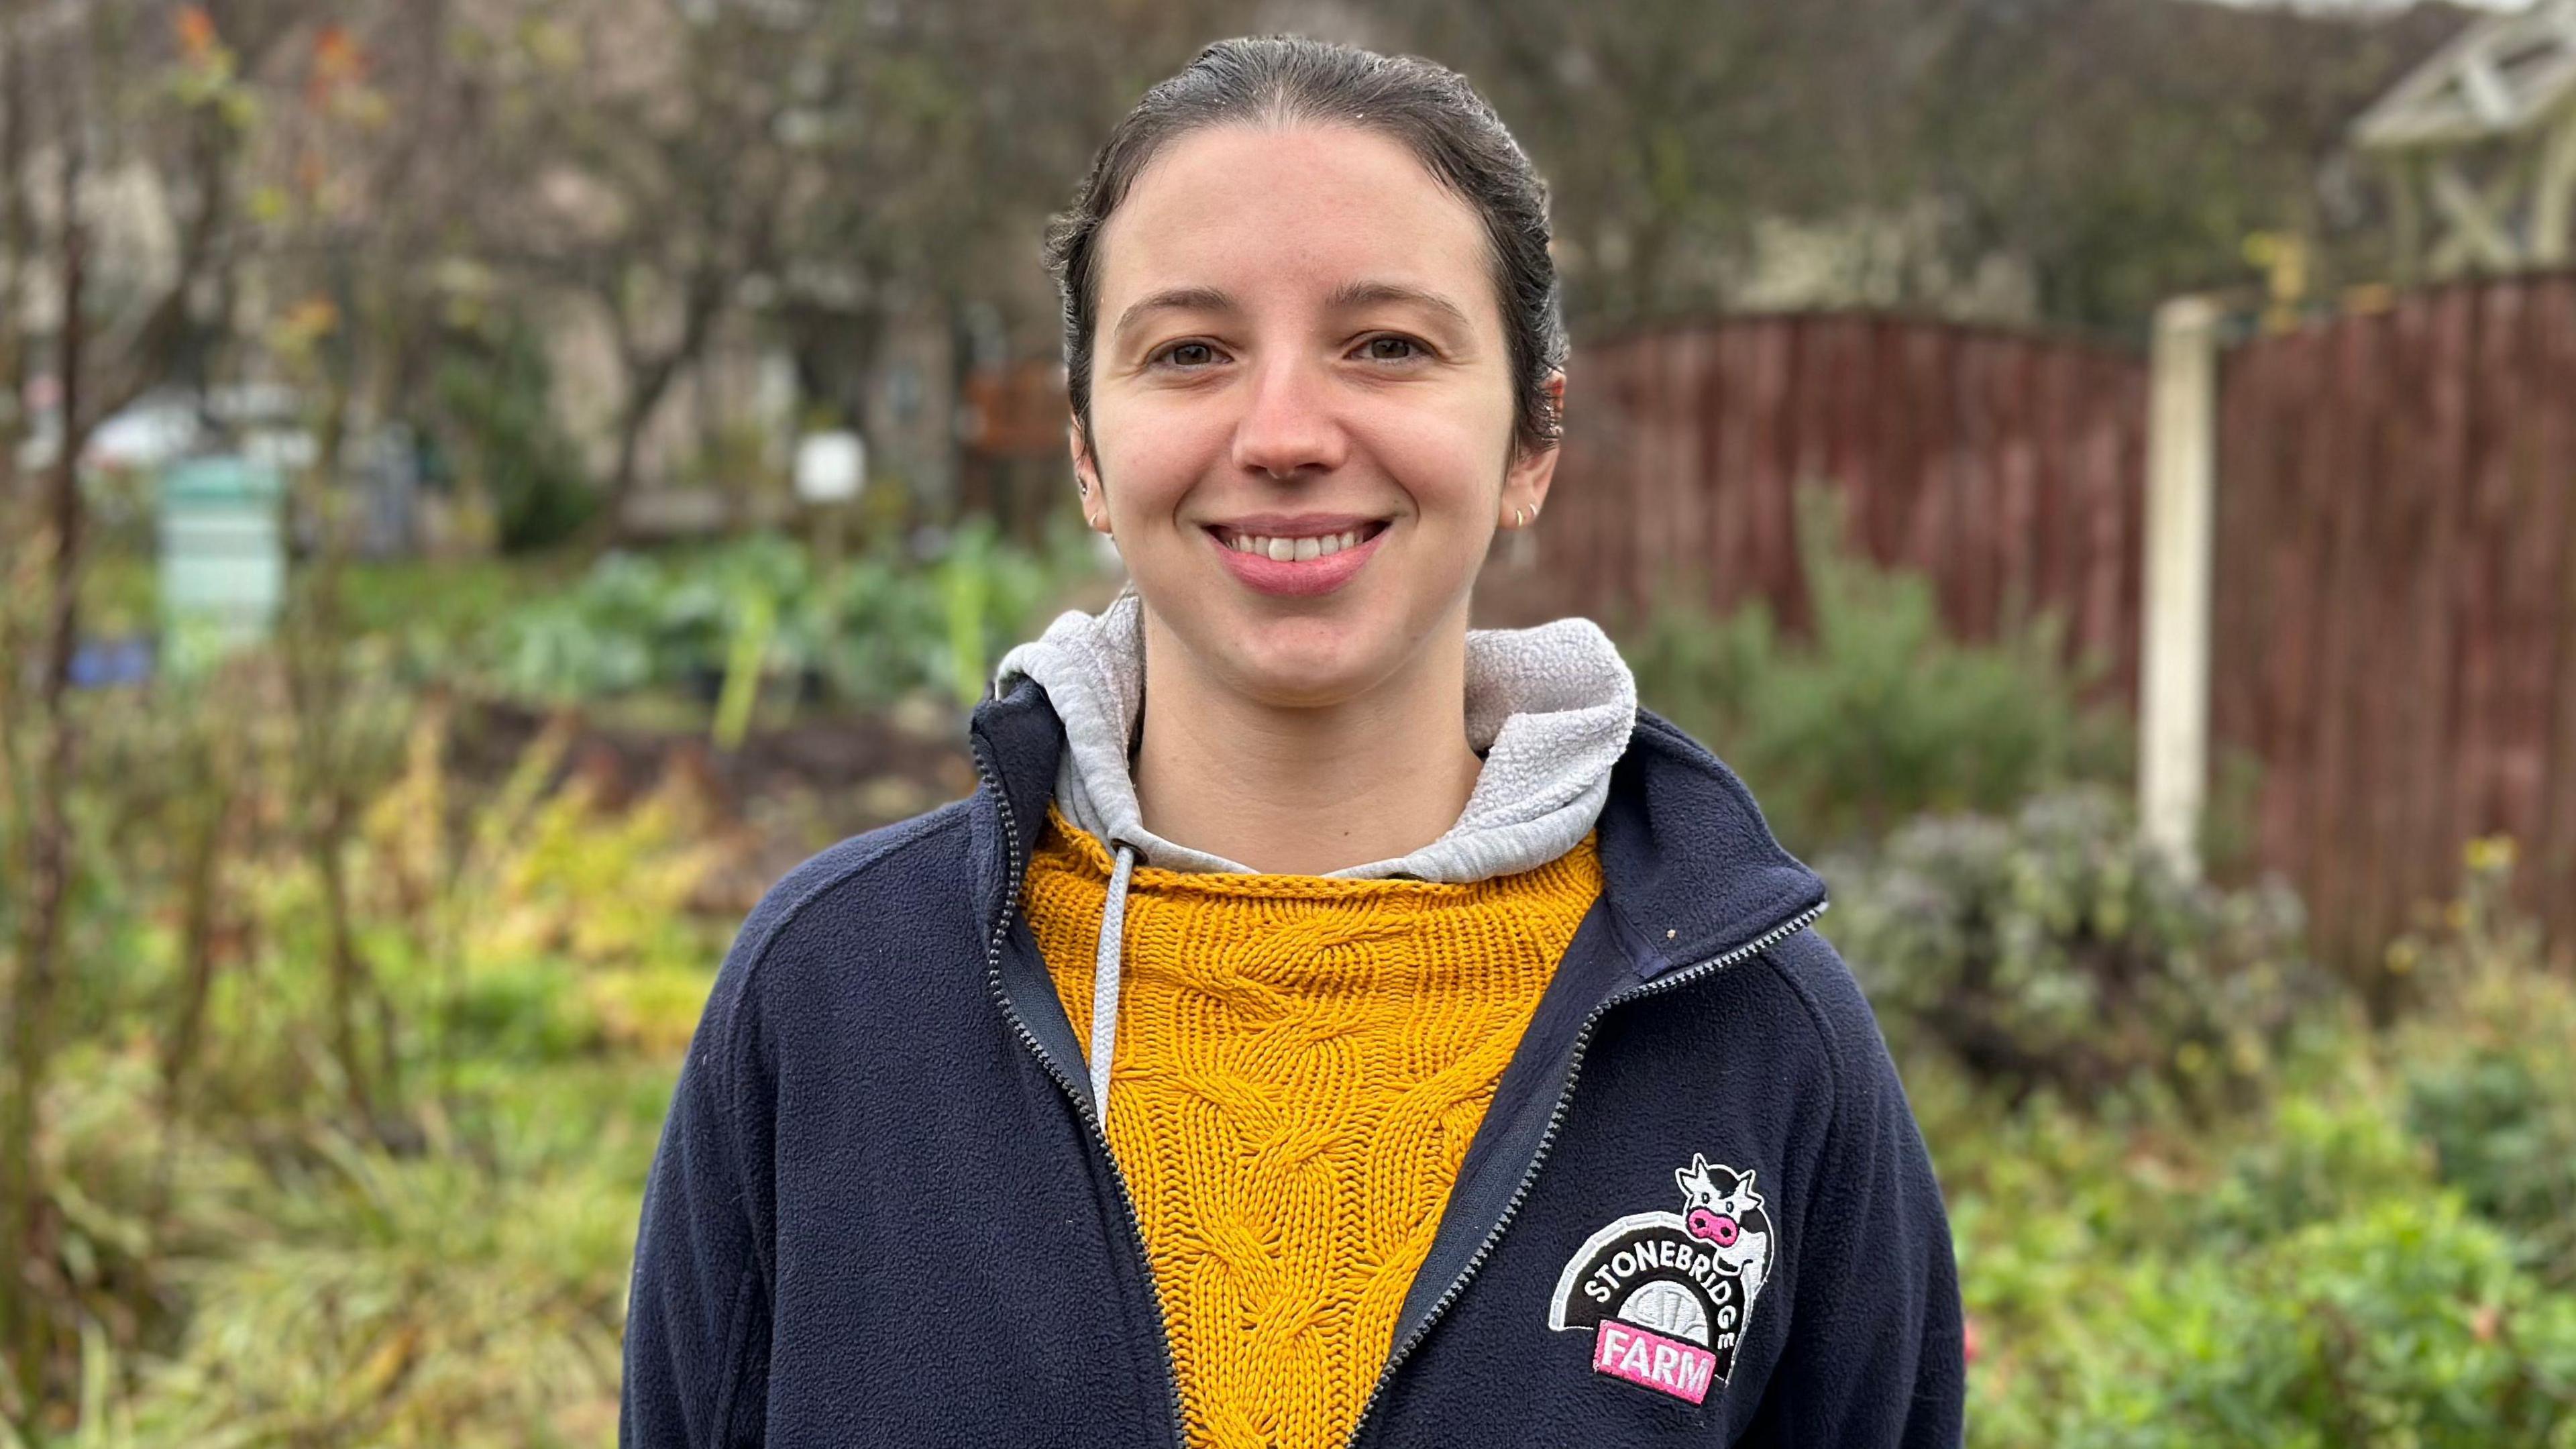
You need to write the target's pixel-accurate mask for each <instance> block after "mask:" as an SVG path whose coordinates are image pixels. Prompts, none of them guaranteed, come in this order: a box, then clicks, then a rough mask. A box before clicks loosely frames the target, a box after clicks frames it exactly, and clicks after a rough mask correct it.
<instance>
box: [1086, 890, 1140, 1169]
mask: <svg viewBox="0 0 2576 1449" xmlns="http://www.w3.org/2000/svg"><path fill="white" fill-rule="evenodd" d="M1135 868H1136V847H1134V846H1132V845H1124V844H1122V845H1120V846H1119V847H1118V864H1117V866H1116V867H1115V868H1113V869H1112V870H1111V871H1110V872H1109V899H1108V900H1107V901H1106V902H1104V903H1103V904H1102V906H1101V908H1100V954H1099V956H1098V957H1097V958H1096V960H1097V968H1096V969H1095V970H1094V972H1093V974H1092V978H1091V1102H1092V1106H1093V1108H1094V1109H1095V1110H1096V1111H1097V1112H1098V1113H1099V1114H1100V1130H1101V1131H1103V1132H1106V1131H1108V1130H1109V1059H1110V1057H1111V1056H1112V1055H1114V1054H1115V1053H1116V1051H1117V1047H1118V985H1119V982H1118V955H1119V951H1120V949H1121V947H1122V945H1123V944H1124V942H1125V939H1126V935H1127V878H1128V876H1129V875H1130V874H1131V873H1132V872H1133V871H1134V870H1135Z"/></svg>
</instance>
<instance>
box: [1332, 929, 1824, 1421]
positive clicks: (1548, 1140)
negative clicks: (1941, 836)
mask: <svg viewBox="0 0 2576 1449" xmlns="http://www.w3.org/2000/svg"><path fill="white" fill-rule="evenodd" d="M1825 905H1826V902H1823V901H1818V902H1817V903H1816V904H1815V905H1813V906H1810V907H1808V908H1807V909H1806V910H1803V911H1800V912H1799V913H1798V914H1797V915H1795V916H1792V917H1790V918H1789V919H1788V920H1787V921H1784V922H1782V923H1781V924H1780V925H1778V926H1776V927H1774V928H1772V929H1771V930H1769V931H1766V932H1764V933H1763V934H1762V935H1761V936H1759V937H1757V938H1756V939H1754V940H1753V941H1751V942H1748V943H1747V944H1745V945H1742V946H1738V947H1736V948H1735V949H1734V950H1732V951H1729V952H1727V953H1726V954H1725V955H1723V956H1713V957H1711V958H1709V959H1708V960H1706V961H1702V962H1699V963H1697V964H1695V965H1691V966H1685V967H1682V968H1681V969H1680V970H1677V971H1667V972H1665V973H1664V974H1663V975H1661V976H1658V977H1656V978H1654V979H1653V980H1651V981H1647V982H1644V983H1642V984H1640V985H1637V986H1632V987H1629V988H1628V989H1627V990H1625V991H1621V992H1618V993H1616V994H1614V995H1612V996H1610V997H1608V998H1606V999H1604V1000H1603V1001H1602V1002H1601V1003H1600V1004H1599V1005H1597V1006H1595V1007H1593V1008H1592V1013H1591V1014H1590V1015H1589V1016H1586V1017H1585V1018H1584V1019H1583V1025H1582V1026H1581V1027H1580V1028H1579V1029H1578V1030H1576V1032H1575V1034H1574V1045H1573V1047H1572V1048H1571V1050H1570V1052H1569V1054H1568V1056H1567V1059H1566V1068H1565V1080H1564V1082H1563V1083H1562V1084H1560V1085H1559V1086H1558V1087H1557V1089H1556V1105H1555V1106H1553V1107H1552V1108H1550V1109H1549V1111H1548V1114H1547V1127H1546V1129H1545V1130H1544V1131H1542V1132H1540V1133H1539V1139H1538V1147H1537V1149H1536V1150H1535V1151H1533V1152H1532V1153H1531V1154H1530V1160H1529V1165H1528V1166H1527V1167H1525V1168H1523V1169H1521V1178H1520V1181H1519V1182H1518V1183H1517V1184H1515V1185H1514V1186H1513V1188H1512V1193H1511V1196H1510V1197H1508V1198H1506V1199H1504V1201H1503V1211H1502V1215H1501V1216H1500V1217H1497V1218H1496V1219H1495V1220H1494V1225H1493V1227H1491V1228H1489V1229H1487V1230H1486V1233H1485V1238H1484V1241H1483V1242H1480V1243H1478V1244H1477V1245H1476V1251H1475V1253H1474V1255H1473V1256H1471V1257H1469V1258H1468V1259H1467V1262H1466V1265H1465V1266H1464V1267H1462V1268H1460V1269H1459V1270H1458V1276H1457V1277H1455V1278H1452V1279H1450V1280H1449V1286H1448V1287H1447V1288H1445V1289H1442V1290H1441V1293H1440V1297H1439V1298H1438V1299H1437V1300H1435V1301H1434V1302H1433V1303H1432V1305H1431V1309H1430V1311H1429V1312H1427V1313H1425V1314H1423V1315H1422V1321H1421V1322H1420V1323H1418V1324H1416V1325H1414V1328H1413V1332H1411V1333H1409V1334H1407V1335H1405V1339H1404V1342H1403V1343H1402V1344H1400V1345H1398V1346H1397V1347H1396V1350H1395V1352H1394V1353H1392V1354H1390V1355H1388V1356H1387V1361H1386V1367H1385V1368H1383V1369H1381V1370H1379V1371H1378V1376H1377V1383H1376V1385H1375V1386H1374V1387H1372V1388H1371V1389H1370V1390H1369V1396H1368V1399H1367V1401H1366V1402H1364V1403H1362V1404H1361V1405H1360V1416H1359V1419H1358V1420H1357V1421H1356V1422H1355V1423H1353V1424H1352V1425H1351V1437H1350V1438H1349V1439H1347V1440H1345V1441H1343V1442H1344V1445H1345V1449H1356V1446H1357V1445H1358V1444H1359V1442H1360V1436H1361V1435H1363V1434H1365V1433H1366V1432H1368V1425H1369V1419H1370V1417H1371V1416H1372V1415H1374V1414H1375V1413H1376V1412H1377V1406H1378V1401H1379V1400H1381V1399H1383V1398H1385V1397H1386V1386H1387V1385H1388V1384H1389V1383H1390V1382H1392V1381H1393V1380H1394V1378H1395V1374H1396V1371H1397V1370H1398V1369H1401V1368H1403V1367H1404V1362H1405V1360H1406V1359H1408V1358H1411V1357H1412V1356H1413V1351H1414V1350H1415V1349H1416V1348H1419V1347H1420V1346H1421V1344H1422V1340H1423V1338H1424V1336H1425V1335H1427V1334H1429V1333H1430V1332H1431V1329H1432V1325H1434V1324H1436V1323H1438V1322H1439V1321H1440V1316H1441V1315H1442V1314H1444V1313H1446V1312H1448V1311H1449V1305H1450V1304H1452V1303H1454V1302H1456V1301H1457V1299H1458V1295H1459V1294H1461V1293H1463V1292H1465V1291H1467V1284H1468V1282H1469V1281H1470V1280H1472V1279H1473V1278H1474V1277H1475V1276H1476V1271H1477V1270H1478V1269H1480V1268H1482V1267H1484V1266H1485V1260H1486V1259H1487V1258H1489V1257H1491V1256H1493V1252H1494V1245H1495V1244H1496V1243H1498V1242H1500V1241H1502V1236H1503V1230H1504V1229H1506V1228H1508V1227H1510V1226H1511V1225H1512V1219H1513V1218H1514V1217H1516V1216H1518V1215H1519V1213H1520V1210H1521V1201H1522V1199H1524V1198H1526V1197H1528V1196H1529V1190H1530V1184H1531V1183H1533V1182H1535V1181H1537V1180H1538V1170H1539V1168H1540V1167H1542V1166H1544V1165H1545V1164H1546V1162H1547V1154H1548V1150H1549V1149H1550V1148H1552V1147H1554V1146H1555V1145H1556V1133H1557V1129H1558V1128H1559V1127H1561V1126H1563V1125H1564V1123H1565V1109H1566V1107H1567V1106H1568V1105H1569V1104H1571V1103H1572V1102H1573V1100H1574V1084H1575V1083H1576V1082H1577V1081H1578V1080H1580V1079H1581V1078H1582V1076H1583V1053H1584V1049H1585V1048H1586V1047H1588V1046H1590V1045H1591V1043H1592V1030H1593V1028H1594V1027H1596V1026H1599V1025H1600V1024H1601V1018H1602V1017H1604V1016H1607V1015H1609V1013H1610V1009H1611V1008H1612V1007H1616V1006H1624V1005H1626V1004H1627V1003H1629V1002H1631V1001H1635V1000H1638V999H1639V998H1641V997H1647V996H1653V995H1655V994H1657V993H1659V992H1664V991H1670V990H1672V989H1674V988H1675V987H1678V986H1684V985H1687V984H1689V983H1690V982H1693V981H1697V980H1699V979H1700V978H1701V977H1703V976H1709V975H1713V974H1715V973H1717V972H1719V971H1723V970H1725V969H1726V968H1727V967H1729V966H1733V965H1735V964H1736V963H1738V962H1741V961H1746V960H1750V959H1751V958H1753V957H1755V956H1758V955H1760V954H1761V953H1763V952H1765V951H1768V950H1770V949H1771V948H1772V947H1774V946H1776V945H1778V944H1780V943H1781V942H1782V941H1785V940H1787V939H1788V938H1789V937H1791V936H1794V935H1796V934H1797V933H1799V932H1800V931H1803V930H1805V929H1807V928H1808V927H1809V926H1812V925H1814V924H1815V923H1816V918H1817V917H1819V916H1821V915H1823V914H1824V913H1825Z"/></svg>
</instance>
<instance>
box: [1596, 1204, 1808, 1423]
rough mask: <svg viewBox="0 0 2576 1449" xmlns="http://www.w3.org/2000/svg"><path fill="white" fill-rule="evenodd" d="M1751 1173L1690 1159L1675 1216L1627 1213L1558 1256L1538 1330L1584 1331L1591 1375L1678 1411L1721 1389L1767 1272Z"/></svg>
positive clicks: (1765, 1238) (1762, 1209)
mask: <svg viewBox="0 0 2576 1449" xmlns="http://www.w3.org/2000/svg"><path fill="white" fill-rule="evenodd" d="M1754 1178H1755V1170H1754V1169H1752V1168H1746V1169H1745V1170H1744V1171H1742V1172H1737V1171H1735V1170H1734V1169H1732V1168H1730V1167H1727V1166H1726V1165H1725V1164H1723V1163H1716V1164H1712V1163H1711V1162H1710V1161H1709V1160H1708V1159H1707V1157H1705V1156H1704V1155H1701V1154H1699V1153H1693V1154H1692V1155H1691V1163H1690V1166H1688V1167H1685V1168H1681V1169H1679V1170H1677V1171H1676V1172H1674V1173H1673V1182H1674V1185H1675V1186H1677V1187H1679V1188H1680V1189H1681V1195H1682V1211H1680V1212H1678V1213H1674V1212H1643V1213H1631V1214H1629V1215H1628V1216H1626V1217H1623V1218H1620V1219H1618V1220H1617V1221H1615V1222H1613V1223H1610V1224H1609V1225H1607V1226H1605V1227H1603V1228H1602V1229H1601V1230H1600V1231H1599V1232H1596V1233H1594V1234H1593V1235H1592V1236H1591V1237H1589V1238H1587V1239H1585V1240H1584V1243H1583V1246H1582V1247H1580V1248H1578V1249H1576V1250H1575V1253H1574V1255H1573V1256H1572V1257H1570V1258H1568V1259H1567V1260H1566V1264H1565V1271H1564V1272H1563V1273H1561V1274H1559V1275H1558V1277H1557V1282H1556V1292H1555V1293H1554V1295H1553V1296H1552V1297H1551V1299H1550V1301H1549V1306H1548V1322H1547V1326H1548V1327H1550V1328H1553V1329H1557V1330H1560V1331H1564V1332H1588V1333H1590V1334H1591V1335H1592V1369H1593V1372H1595V1373H1598V1374H1603V1375H1606V1376H1608V1377H1610V1378H1615V1379H1619V1380H1621V1381H1623V1382H1626V1383H1630V1384H1635V1385H1636V1386H1638V1387H1640V1388H1645V1389H1652V1390H1654V1391H1656V1392H1657V1393H1663V1394H1669V1395H1671V1396H1673V1397H1674V1398H1677V1399H1681V1400H1683V1401H1685V1402H1687V1403H1692V1404H1697V1403H1701V1402H1703V1401H1704V1400H1706V1399H1707V1397H1708V1394H1709V1391H1710V1389H1712V1388H1715V1387H1723V1386H1724V1385H1725V1383H1726V1379H1727V1375H1728V1374H1729V1373H1730V1372H1732V1371H1733V1369H1734V1367H1735V1357H1736V1349H1737V1347H1738V1345H1739V1344H1741V1343H1742V1341H1743V1337H1744V1333H1745V1331H1746V1328H1747V1326H1748V1324H1749V1321H1750V1319H1751V1317H1752V1314H1753V1303H1754V1299H1755V1298H1756V1297H1757V1296H1759V1295H1760V1293H1761V1291H1762V1286H1763V1284H1764V1283H1766V1282H1767V1281H1769V1279H1770V1276H1771V1253H1772V1241H1773V1238H1774V1236H1775V1234H1774V1233H1773V1230H1772V1224H1771V1216H1770V1212H1769V1209H1768V1205H1767V1204H1766V1203H1765V1202H1764V1200H1763V1196H1762V1194H1761V1193H1760V1192H1759V1191H1757V1190H1756V1188H1755V1186H1754Z"/></svg>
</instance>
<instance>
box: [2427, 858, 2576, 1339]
mask: <svg viewBox="0 0 2576 1449" xmlns="http://www.w3.org/2000/svg"><path fill="white" fill-rule="evenodd" d="M2468 866H2469V880H2468V886H2467V889H2466V890H2465V892H2464V893H2463V895H2462V897H2461V899H2460V900H2459V901H2458V902H2457V903H2455V904H2454V905H2453V906H2452V907H2451V909H2450V910H2449V911H2448V912H2446V916H2447V920H2446V923H2445V925H2444V927H2443V928H2442V929H2441V930H2440V931H2438V932H2435V933H2431V934H2426V935H2417V936H2410V937H2407V938H2404V939H2401V940H2400V941H2398V942H2397V943H2395V945H2394V946H2392V948H2391V950H2390V953H2389V958H2390V964H2391V965H2392V966H2398V965H2402V966H2403V967H2404V968H2405V969H2404V974H2405V975H2408V976H2410V977H2412V978H2413V980H2414V981H2415V983H2416V986H2417V990H2418V995H2419V998H2420V1001H2421V1005H2420V1006H2419V1008H2418V1010H2417V1011H2416V1013H2415V1014H2414V1015H2413V1016H2412V1017H2411V1018H2410V1019H2408V1020H2407V1021H2406V1022H2404V1023H2403V1024H2402V1025H2401V1026H2400V1028H2399V1030H2398V1034H2397V1041H2398V1044H2399V1045H2398V1050H2399V1056H2400V1060H2401V1061H2403V1063H2404V1071H2405V1081H2406V1092H2407V1118H2408V1121H2409V1122H2410V1123H2411V1124H2412V1125H2413V1127H2414V1129H2415V1131H2416V1132H2417V1133H2419V1134H2421V1135H2422V1136H2423V1137H2424V1138H2425V1139H2426V1140H2427V1141H2429V1142H2431V1143H2432V1144H2433V1148H2434V1150H2435V1152H2436V1154H2437V1156H2438V1160H2439V1162H2440V1166H2441V1174H2442V1180H2443V1181H2444V1182H2447V1183H2449V1184H2451V1185H2452V1186H2453V1187H2455V1188H2457V1189H2458V1190H2459V1191H2460V1193H2461V1195H2462V1196H2463V1197H2464V1198H2465V1199H2466V1200H2467V1202H2468V1203H2469V1205H2470V1206H2471V1207H2473V1208H2475V1209H2476V1210H2477V1211H2478V1212H2479V1213H2480V1214H2482V1215H2483V1216H2485V1217H2488V1218H2490V1219H2492V1220H2494V1221H2496V1222H2498V1223H2500V1224H2503V1225H2505V1226H2507V1227H2509V1228H2511V1229H2512V1230H2513V1231H2514V1232H2515V1233H2516V1234H2517V1235H2518V1237H2519V1241H2520V1243H2521V1248H2522V1260H2523V1262H2524V1263H2525V1264H2526V1265H2527V1266H2529V1267H2531V1268H2533V1269H2534V1270H2535V1271H2537V1272H2538V1273H2540V1274H2541V1276H2542V1277H2543V1278H2544V1279H2546V1280H2547V1281H2549V1282H2550V1283H2552V1284H2554V1285H2556V1286H2558V1287H2560V1288H2567V1287H2571V1286H2576V982H2571V981H2569V979H2568V978H2567V977H2566V976H2565V975H2563V974H2561V973H2559V972H2557V971H2554V970H2552V969H2550V968H2549V967H2548V966H2547V965H2546V964H2545V963H2544V961H2543V959H2542V956H2541V942H2540V938H2539V933H2538V931H2537V929H2536V927H2535V926H2534V925H2533V923H2532V922H2530V921H2529V919H2528V918H2526V917H2524V916H2523V915H2521V914H2520V913H2518V912H2516V911H2514V910H2512V909H2511V908H2510V907H2509V906H2508V904H2507V899H2508V888H2509V886H2510V884H2511V876H2512V871H2513V849H2512V846H2511V844H2510V842H2507V841H2503V840H2485V841H2478V842H2475V843H2473V844H2472V845H2471V846H2470V847H2469V850H2468Z"/></svg>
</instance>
